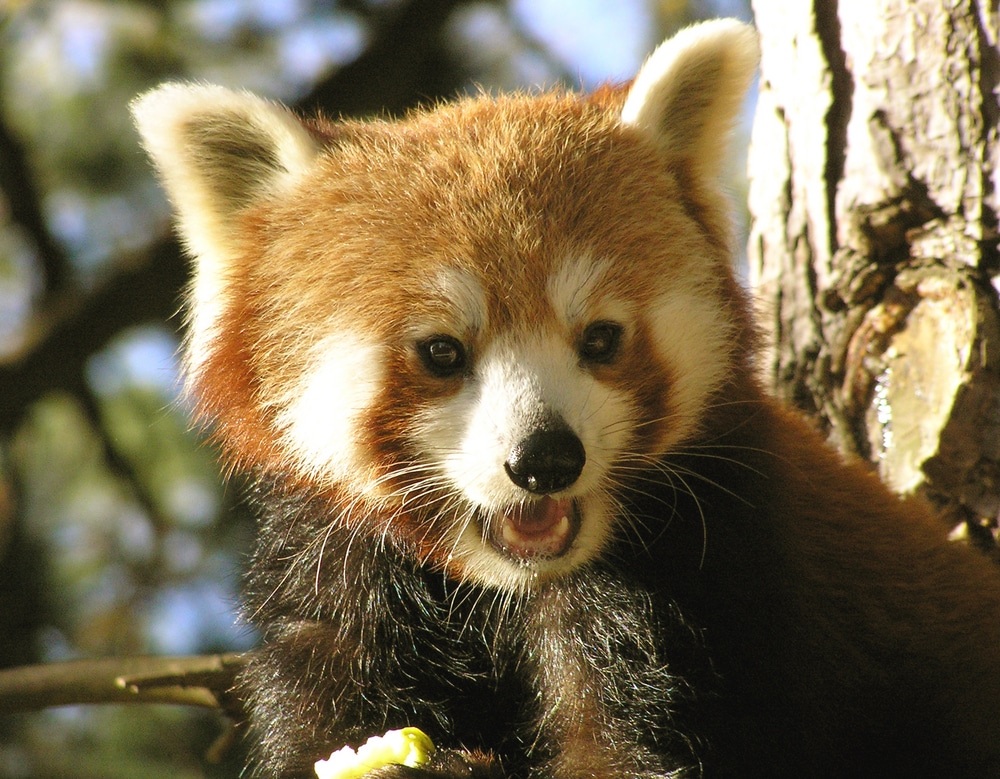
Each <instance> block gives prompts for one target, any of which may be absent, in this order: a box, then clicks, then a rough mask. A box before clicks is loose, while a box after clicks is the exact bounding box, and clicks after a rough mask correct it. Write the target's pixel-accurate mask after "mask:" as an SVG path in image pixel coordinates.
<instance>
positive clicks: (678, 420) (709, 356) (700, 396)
mask: <svg viewBox="0 0 1000 779" xmlns="http://www.w3.org/2000/svg"><path fill="white" fill-rule="evenodd" d="M649 322H650V325H651V330H652V336H653V340H654V343H655V346H656V348H657V350H658V351H659V353H660V357H661V359H662V360H663V361H664V363H665V364H666V365H668V366H669V367H670V370H671V374H672V376H673V384H672V385H671V387H670V399H671V405H672V413H673V415H672V417H671V419H670V424H669V425H667V426H665V429H666V431H667V435H666V436H665V438H664V440H661V441H660V442H659V446H660V451H661V453H662V452H665V451H667V450H668V449H669V448H670V447H671V446H675V445H677V444H678V443H681V442H683V441H684V440H685V439H687V438H689V437H690V436H691V435H692V434H693V433H695V432H696V431H697V429H698V423H699V420H700V418H701V415H702V413H703V412H704V410H705V406H706V403H707V402H708V400H709V398H710V396H711V395H712V393H713V392H714V391H715V390H716V389H718V388H719V385H720V384H721V383H722V382H723V381H724V379H725V375H726V371H727V367H728V365H729V363H730V350H731V349H732V343H733V328H734V325H733V323H732V321H731V320H730V319H729V317H728V316H727V315H726V313H725V311H724V310H723V308H722V305H721V303H720V302H719V301H718V300H717V299H715V297H713V296H710V295H709V294H708V293H707V292H705V291H701V290H699V289H698V288H697V287H689V288H686V289H685V288H680V289H676V290H671V291H669V292H665V293H663V294H662V295H660V296H659V297H658V298H657V300H656V302H655V304H654V306H653V308H652V310H651V311H650V312H649Z"/></svg>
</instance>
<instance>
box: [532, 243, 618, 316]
mask: <svg viewBox="0 0 1000 779" xmlns="http://www.w3.org/2000/svg"><path fill="white" fill-rule="evenodd" d="M609 265H610V263H608V262H607V261H606V260H595V259H594V258H593V257H590V256H589V255H582V256H575V257H570V258H568V259H567V260H566V261H565V262H563V264H562V265H560V266H559V269H558V270H557V271H556V272H555V273H553V274H552V276H551V277H550V278H549V283H548V288H547V290H546V291H547V292H548V295H549V301H550V302H551V304H552V310H553V311H555V313H556V316H558V317H559V319H560V320H562V322H563V323H564V324H567V325H573V324H576V323H579V322H582V321H584V320H586V319H587V318H589V316H590V313H591V311H592V308H593V301H594V297H595V293H596V291H597V288H598V286H599V285H600V284H601V282H602V281H603V279H604V277H605V275H606V274H607V272H608V267H609Z"/></svg>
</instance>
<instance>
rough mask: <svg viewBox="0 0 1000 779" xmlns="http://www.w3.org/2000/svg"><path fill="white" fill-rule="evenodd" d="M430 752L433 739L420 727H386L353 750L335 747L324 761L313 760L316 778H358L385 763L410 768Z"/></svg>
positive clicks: (432, 750) (431, 751)
mask: <svg viewBox="0 0 1000 779" xmlns="http://www.w3.org/2000/svg"><path fill="white" fill-rule="evenodd" d="M433 754H434V742H433V741H431V739H430V736H428V735H427V734H426V733H424V732H423V731H422V730H420V728H403V729H402V730H390V731H388V732H386V734H385V735H384V736H372V737H371V738H370V739H368V740H367V741H366V742H365V743H364V744H362V745H361V746H359V747H358V749H357V751H355V750H353V749H351V748H350V747H344V748H343V749H338V750H337V751H336V752H334V753H333V754H332V755H330V757H328V758H327V759H326V760H317V761H316V766H315V768H316V776H317V779H360V777H362V776H364V775H365V774H366V773H368V772H369V771H374V770H375V769H376V768H382V767H383V766H387V765H405V766H409V767H410V768H417V767H418V766H422V765H426V764H427V763H428V762H429V761H430V759H431V755H433Z"/></svg>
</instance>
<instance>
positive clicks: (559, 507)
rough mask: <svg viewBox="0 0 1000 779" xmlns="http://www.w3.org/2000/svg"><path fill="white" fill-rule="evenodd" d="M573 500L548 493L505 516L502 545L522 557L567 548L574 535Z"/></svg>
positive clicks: (549, 554)
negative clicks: (551, 495)
mask: <svg viewBox="0 0 1000 779" xmlns="http://www.w3.org/2000/svg"><path fill="white" fill-rule="evenodd" d="M572 516H573V501H571V500H566V499H563V500H556V499H555V498H550V497H548V496H546V497H543V498H541V499H540V500H537V501H532V502H531V503H526V504H525V505H523V506H520V507H518V508H517V509H515V510H513V511H512V512H511V513H510V514H508V515H507V516H505V517H504V519H503V525H502V528H501V537H502V542H503V545H504V546H505V547H506V548H507V550H508V551H510V552H512V553H514V554H516V555H518V556H521V557H539V556H544V557H552V556H556V555H560V554H562V553H563V552H565V551H566V548H567V546H569V541H570V538H571V535H572V526H573V522H572Z"/></svg>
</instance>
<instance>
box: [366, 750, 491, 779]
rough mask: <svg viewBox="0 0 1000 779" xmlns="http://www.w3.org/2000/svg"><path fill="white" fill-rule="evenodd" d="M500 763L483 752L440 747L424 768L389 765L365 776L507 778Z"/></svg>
mask: <svg viewBox="0 0 1000 779" xmlns="http://www.w3.org/2000/svg"><path fill="white" fill-rule="evenodd" d="M504 777H505V774H504V773H503V771H502V770H501V768H500V764H499V763H498V762H497V761H496V760H495V759H494V758H492V757H491V756H489V755H484V754H483V753H481V752H463V751H460V750H455V749H439V750H437V751H436V752H435V753H434V757H433V758H432V759H431V761H430V762H429V763H428V764H427V765H424V766H421V767H420V768H410V767H409V766H405V765H387V766H385V767H383V768H378V769H376V770H374V771H369V772H368V773H367V774H365V779H504Z"/></svg>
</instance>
